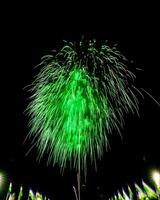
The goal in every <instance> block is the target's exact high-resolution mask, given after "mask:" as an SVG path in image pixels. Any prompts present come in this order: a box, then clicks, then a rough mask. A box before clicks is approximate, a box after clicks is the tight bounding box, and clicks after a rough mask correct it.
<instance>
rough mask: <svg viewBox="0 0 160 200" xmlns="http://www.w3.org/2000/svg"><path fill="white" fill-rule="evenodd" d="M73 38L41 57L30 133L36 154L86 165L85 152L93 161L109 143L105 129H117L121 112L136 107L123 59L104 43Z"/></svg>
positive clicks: (62, 162) (76, 165)
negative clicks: (83, 42)
mask: <svg viewBox="0 0 160 200" xmlns="http://www.w3.org/2000/svg"><path fill="white" fill-rule="evenodd" d="M95 45H96V43H95V41H94V42H89V43H88V46H87V45H86V46H85V45H82V43H80V46H79V47H78V50H77V49H76V46H75V45H74V44H72V43H66V45H65V46H64V47H63V48H62V49H61V50H60V51H59V52H58V53H56V54H55V55H54V56H52V55H50V56H45V57H44V58H43V59H42V63H41V64H40V66H42V68H41V69H40V72H39V74H38V75H37V76H36V78H35V80H34V82H33V84H32V87H31V92H32V95H31V102H30V104H29V106H28V113H29V115H30V129H31V130H30V133H29V136H31V137H32V138H33V142H34V144H35V145H36V146H37V149H38V155H39V156H38V158H39V159H41V158H42V156H43V155H44V153H47V155H48V163H52V164H53V165H55V164H56V163H58V165H59V166H60V167H61V168H62V170H64V168H65V167H66V165H67V163H68V162H70V166H71V167H74V168H76V169H78V168H79V163H80V164H81V168H82V169H84V170H85V171H86V169H87V160H88V158H89V159H90V161H91V162H92V163H94V164H95V167H96V158H97V157H98V158H101V157H102V155H103V153H104V151H105V150H106V149H107V147H108V138H107V134H109V133H111V132H112V130H113V129H114V130H117V131H118V132H120V128H121V127H123V124H124V115H125V114H126V113H128V112H129V111H131V112H133V113H134V112H138V100H137V98H136V96H135V94H134V90H135V87H134V86H133V84H132V82H133V81H134V78H135V77H134V75H133V74H132V73H131V72H130V71H129V70H128V69H127V67H126V65H125V64H124V63H125V61H126V59H125V58H124V57H123V56H122V55H121V54H120V52H118V51H117V50H116V49H115V47H114V48H110V47H109V46H108V45H107V44H103V45H101V46H100V47H99V48H96V46H95Z"/></svg>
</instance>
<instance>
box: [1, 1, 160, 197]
mask: <svg viewBox="0 0 160 200" xmlns="http://www.w3.org/2000/svg"><path fill="white" fill-rule="evenodd" d="M18 6H19V7H16V6H15V5H14V7H12V6H11V5H10V7H9V8H8V7H7V11H6V12H5V15H4V16H3V19H4V20H3V25H2V36H1V39H2V46H1V50H2V54H1V55H2V62H1V81H2V83H1V100H2V104H1V119H2V120H1V133H0V134H1V139H0V169H2V170H5V171H6V173H7V174H8V179H10V180H12V181H13V183H15V187H18V186H19V185H20V184H23V185H24V186H25V188H26V189H28V188H29V187H31V188H33V190H37V189H38V190H39V191H42V192H44V193H46V194H48V195H49V196H51V197H52V196H53V198H54V199H56V200H58V199H71V198H73V197H74V196H73V195H74V194H73V189H72V186H73V184H76V181H75V176H76V173H75V172H74V171H69V170H67V171H66V173H65V174H64V176H61V175H60V173H59V169H58V167H54V168H53V167H47V166H46V165H45V161H42V162H41V163H37V162H36V154H35V152H32V153H31V154H29V155H28V156H26V155H25V154H26V152H27V149H28V148H29V144H25V145H24V144H23V141H24V139H25V137H26V135H27V133H28V129H27V120H28V119H27V116H25V114H24V113H23V112H24V110H25V108H26V106H27V100H26V98H27V92H26V91H25V90H24V89H23V88H24V87H25V86H26V85H28V84H30V83H31V81H32V79H33V75H34V73H35V71H34V69H33V67H34V66H35V65H36V64H38V63H39V61H40V58H41V57H42V56H43V55H45V54H47V53H49V52H50V50H52V49H57V48H59V46H60V45H61V44H62V40H64V39H65V40H71V41H73V40H79V39H80V38H81V36H82V35H84V36H85V37H86V38H91V39H92V38H96V39H97V40H98V41H103V40H108V41H109V42H110V43H111V44H115V43H116V44H118V48H119V49H120V50H121V52H122V53H123V54H124V55H125V56H126V57H127V58H128V59H129V60H133V61H134V64H133V67H135V68H141V69H142V70H135V71H136V76H137V82H136V84H137V86H138V87H140V88H144V89H145V90H146V91H148V92H149V93H150V94H151V95H152V96H153V97H154V98H155V99H157V101H159V102H160V90H159V85H160V78H159V67H160V64H159V53H160V51H159V45H160V39H159V35H160V34H159V33H160V32H159V19H158V18H159V17H160V16H158V15H159V14H158V12H157V5H154V4H149V3H148V4H147V3H146V2H145V4H143V5H140V4H138V3H135V2H134V3H132V2H130V3H128V4H125V3H123V4H120V3H119V4H117V2H116V1H113V2H112V3H106V4H102V3H100V2H99V3H98V4H95V3H93V2H92V3H90V4H85V3H83V2H80V3H78V2H76V3H74V4H73V3H70V4H67V3H66V4H64V3H63V2H59V3H57V4H55V3H52V5H49V4H47V3H46V4H43V5H40V3H39V4H38V5H18ZM13 8H14V9H13ZM144 97H145V98H144V99H140V117H137V116H136V115H135V116H132V115H130V116H127V117H126V125H125V127H124V130H123V131H122V135H123V140H121V138H120V136H119V135H118V134H116V133H115V134H114V135H113V136H111V137H110V146H111V148H110V150H109V152H108V153H106V154H105V155H104V158H103V160H102V161H101V162H98V170H97V172H95V171H94V170H93V169H92V168H91V167H90V168H89V170H88V178H87V183H86V186H85V187H83V188H84V189H83V191H82V192H83V193H84V195H86V199H87V198H90V199H91V197H92V199H100V197H99V196H100V194H104V195H105V196H110V195H112V194H113V193H114V192H115V191H117V190H118V189H121V188H122V187H126V186H127V184H133V183H134V182H135V181H137V182H140V181H141V180H142V179H144V180H146V182H147V181H148V182H149V181H150V178H149V170H150V169H152V168H160V156H159V155H160V150H159V149H160V148H159V146H160V145H159V119H160V107H158V105H157V104H156V103H155V102H154V101H153V100H152V99H151V98H150V97H149V96H147V95H144ZM85 188H86V189H85ZM85 190H86V192H84V191H85ZM87 196H88V197H87Z"/></svg>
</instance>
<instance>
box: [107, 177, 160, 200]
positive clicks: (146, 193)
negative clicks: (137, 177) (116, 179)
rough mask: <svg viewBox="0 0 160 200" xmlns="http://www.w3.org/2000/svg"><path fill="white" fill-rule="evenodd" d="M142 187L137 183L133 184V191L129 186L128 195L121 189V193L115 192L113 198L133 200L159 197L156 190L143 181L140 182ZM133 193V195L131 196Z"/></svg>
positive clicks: (116, 199)
mask: <svg viewBox="0 0 160 200" xmlns="http://www.w3.org/2000/svg"><path fill="white" fill-rule="evenodd" d="M142 185H143V186H142V187H141V186H139V185H138V184H135V192H132V191H131V189H130V188H129V190H128V193H129V195H128V194H127V193H126V192H125V191H124V190H123V189H122V194H121V193H120V192H117V195H114V197H113V198H110V199H115V200H133V199H139V200H144V199H148V200H150V199H159V194H158V191H155V190H153V189H152V188H151V187H150V186H149V185H147V184H146V183H145V182H144V181H143V182H142ZM133 193H134V196H135V197H133Z"/></svg>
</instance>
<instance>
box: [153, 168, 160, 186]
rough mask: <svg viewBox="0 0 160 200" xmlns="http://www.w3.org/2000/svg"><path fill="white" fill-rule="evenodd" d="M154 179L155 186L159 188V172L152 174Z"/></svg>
mask: <svg viewBox="0 0 160 200" xmlns="http://www.w3.org/2000/svg"><path fill="white" fill-rule="evenodd" d="M152 178H153V181H154V182H155V184H156V185H157V186H160V173H159V172H158V171H154V172H153V173H152Z"/></svg>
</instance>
